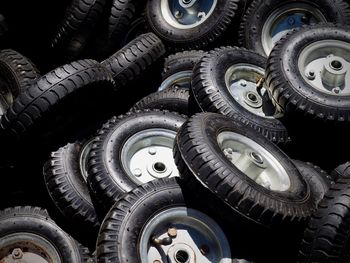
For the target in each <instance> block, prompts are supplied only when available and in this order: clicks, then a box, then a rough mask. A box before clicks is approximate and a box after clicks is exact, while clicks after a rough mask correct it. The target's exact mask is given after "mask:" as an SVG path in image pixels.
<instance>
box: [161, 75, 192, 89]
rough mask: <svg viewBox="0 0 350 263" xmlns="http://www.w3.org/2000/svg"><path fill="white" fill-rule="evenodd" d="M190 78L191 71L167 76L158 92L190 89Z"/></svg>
mask: <svg viewBox="0 0 350 263" xmlns="http://www.w3.org/2000/svg"><path fill="white" fill-rule="evenodd" d="M191 77H192V71H191V70H185V71H181V72H177V73H175V74H173V75H171V76H169V77H168V78H166V79H165V80H164V81H163V82H162V84H161V85H160V87H159V89H158V91H161V90H165V89H167V88H170V87H174V88H175V87H177V88H186V89H190V86H191Z"/></svg>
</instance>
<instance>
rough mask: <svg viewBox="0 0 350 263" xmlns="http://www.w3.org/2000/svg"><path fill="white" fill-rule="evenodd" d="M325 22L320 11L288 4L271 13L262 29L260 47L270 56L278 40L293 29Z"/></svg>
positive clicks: (298, 4) (312, 7) (305, 5)
mask: <svg viewBox="0 0 350 263" xmlns="http://www.w3.org/2000/svg"><path fill="white" fill-rule="evenodd" d="M320 22H327V19H326V18H325V17H324V15H323V14H322V13H321V11H320V10H318V9H316V8H315V7H314V6H312V5H309V4H306V3H300V2H298V3H290V4H286V5H283V6H281V7H279V8H277V9H276V10H274V11H273V12H272V14H271V15H270V16H269V17H268V19H267V20H266V22H265V24H264V26H263V29H262V45H263V48H264V51H265V53H266V54H267V55H268V54H270V52H271V50H272V48H273V47H274V45H275V44H276V42H277V41H278V40H280V39H281V38H282V37H283V36H285V35H286V34H287V33H288V32H290V31H291V30H293V29H294V28H300V27H302V26H303V25H310V24H316V23H320Z"/></svg>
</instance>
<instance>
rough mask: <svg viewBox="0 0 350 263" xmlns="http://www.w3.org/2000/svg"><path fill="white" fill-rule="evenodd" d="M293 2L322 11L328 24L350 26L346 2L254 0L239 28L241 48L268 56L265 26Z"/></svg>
mask: <svg viewBox="0 0 350 263" xmlns="http://www.w3.org/2000/svg"><path fill="white" fill-rule="evenodd" d="M291 2H294V3H295V2H296V3H297V2H300V3H307V4H309V5H311V6H314V8H315V9H317V10H319V11H321V13H322V14H323V16H324V17H325V18H326V20H327V22H331V23H339V24H347V25H348V24H350V9H349V5H348V3H346V1H344V0H335V1H334V0H320V1H317V2H315V1H312V0H297V1H289V0H269V1H265V0H254V1H253V2H252V3H251V4H250V6H249V8H248V9H247V10H246V12H245V14H244V16H243V18H242V20H241V23H240V28H239V33H238V34H239V37H238V42H239V45H240V46H243V47H245V48H248V49H250V50H254V51H256V52H258V53H259V54H261V55H263V56H268V55H269V54H266V53H265V51H264V48H263V46H262V42H261V35H262V29H263V26H264V24H265V22H266V20H267V19H268V17H269V16H270V15H271V13H272V12H274V11H275V10H276V9H277V8H279V7H280V6H283V5H285V4H289V3H291Z"/></svg>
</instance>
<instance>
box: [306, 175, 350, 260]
mask: <svg viewBox="0 0 350 263" xmlns="http://www.w3.org/2000/svg"><path fill="white" fill-rule="evenodd" d="M349 237H350V178H340V179H339V180H338V181H337V183H336V184H334V185H333V186H332V187H331V188H330V190H329V191H328V193H327V194H326V196H325V198H324V199H323V200H322V202H321V203H320V204H319V208H318V210H317V211H316V212H315V213H314V214H313V215H312V217H311V219H310V222H309V224H308V227H307V228H306V230H305V232H304V237H303V240H302V243H301V246H300V251H299V262H334V263H336V262H347V261H348V260H349V256H350V255H349V246H350V243H349Z"/></svg>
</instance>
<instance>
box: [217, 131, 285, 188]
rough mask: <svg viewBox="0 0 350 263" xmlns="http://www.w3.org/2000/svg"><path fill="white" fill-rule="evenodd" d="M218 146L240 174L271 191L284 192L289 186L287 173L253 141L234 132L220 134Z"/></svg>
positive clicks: (270, 155) (268, 153)
mask: <svg viewBox="0 0 350 263" xmlns="http://www.w3.org/2000/svg"><path fill="white" fill-rule="evenodd" d="M217 141H218V144H219V146H220V148H221V150H222V151H223V153H224V154H225V156H226V157H227V158H228V159H229V160H230V161H231V163H232V164H233V165H234V166H235V167H236V168H237V169H238V170H240V171H241V172H242V173H244V174H245V175H246V176H248V177H249V178H250V179H252V180H253V181H255V182H256V183H257V184H259V185H261V186H263V187H265V188H266V189H268V190H271V191H278V192H284V191H287V190H288V189H289V188H290V186H291V182H290V178H289V176H288V173H287V172H286V170H285V169H284V168H283V166H282V165H281V164H280V163H279V161H278V160H277V159H276V158H275V157H274V156H273V155H272V154H271V153H270V152H268V151H267V150H266V149H264V148H263V147H262V146H260V145H259V144H257V143H256V142H255V141H253V140H251V139H249V138H247V137H245V136H243V135H240V134H238V133H235V132H228V131H225V132H221V133H220V134H219V135H218V136H217Z"/></svg>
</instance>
